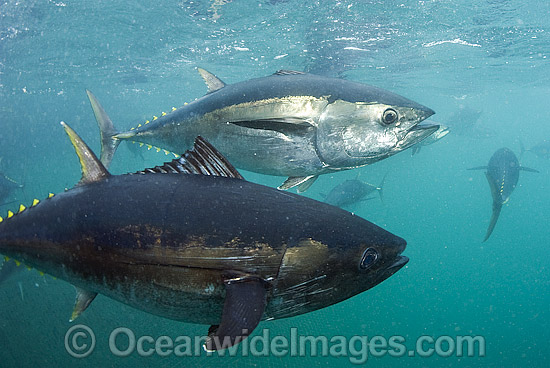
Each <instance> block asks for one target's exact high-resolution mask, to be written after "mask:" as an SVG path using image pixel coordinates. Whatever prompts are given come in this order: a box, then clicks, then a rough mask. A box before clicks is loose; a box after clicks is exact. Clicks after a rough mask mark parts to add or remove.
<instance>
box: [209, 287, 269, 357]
mask: <svg viewBox="0 0 550 368" xmlns="http://www.w3.org/2000/svg"><path fill="white" fill-rule="evenodd" d="M224 284H225V290H226V295H225V302H224V305H223V312H222V319H221V323H220V324H219V325H214V326H211V327H210V328H209V329H208V338H207V340H206V342H205V343H204V349H205V350H206V351H210V352H211V351H215V350H223V349H227V348H229V347H231V346H233V345H236V344H238V343H240V342H241V341H243V340H244V339H246V338H247V337H248V335H250V334H251V333H252V331H253V330H254V329H255V328H256V326H257V325H258V323H260V320H261V319H262V316H263V314H264V309H265V306H266V297H267V289H266V287H267V283H266V281H264V280H263V279H261V278H259V277H255V276H244V277H237V278H233V279H229V280H225V281H224Z"/></svg>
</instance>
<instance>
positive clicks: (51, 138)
mask: <svg viewBox="0 0 550 368" xmlns="http://www.w3.org/2000/svg"><path fill="white" fill-rule="evenodd" d="M549 11H550V3H548V2H546V1H535V0H529V1H522V2H519V1H511V0H510V1H506V0H500V1H498V0H491V1H489V0H484V1H473V0H472V1H457V0H439V1H435V0H434V1H407V0H405V1H392V0H390V1H324V0H320V1H314V2H303V1H296V0H288V1H284V0H279V1H275V0H272V1H267V0H266V1H236V0H235V1H160V2H154V3H149V2H138V1H116V0H115V1H94V2H76V1H68V0H66V1H25V2H19V1H11V0H8V1H4V2H2V3H1V4H0V116H1V118H0V128H1V129H0V132H1V133H0V156H1V157H3V159H2V162H1V167H0V171H2V172H4V173H5V174H7V175H9V177H10V178H13V179H15V180H16V181H18V182H20V183H23V184H24V185H25V186H24V188H23V189H20V190H19V189H18V190H15V191H14V192H13V193H12V195H11V196H10V198H9V200H16V201H17V202H16V203H14V204H10V205H7V206H2V207H1V208H0V211H1V215H2V216H4V214H5V213H6V212H7V211H8V210H9V209H11V210H16V209H17V208H18V203H23V204H25V205H30V203H32V200H33V199H34V198H39V199H41V198H45V197H46V196H47V195H48V193H49V192H54V193H58V192H62V191H63V190H64V189H65V188H70V187H72V186H73V185H74V184H75V183H76V182H77V181H78V180H79V178H80V170H79V164H78V160H77V158H76V156H75V155H74V151H73V149H72V147H71V146H70V143H69V142H68V140H67V139H66V136H65V134H64V133H63V131H62V129H61V127H60V125H59V121H61V120H63V121H66V122H68V123H69V124H71V125H72V126H73V128H75V130H77V131H78V132H79V133H80V134H81V135H82V137H83V138H84V139H85V140H86V141H87V142H88V143H89V144H90V145H91V146H92V148H94V149H95V150H96V151H98V150H99V139H98V131H97V128H96V123H95V120H94V117H93V114H92V111H91V109H90V107H89V103H88V101H87V98H86V94H85V88H88V89H90V90H92V91H93V92H94V93H95V94H96V95H97V96H98V97H99V98H100V101H101V102H102V104H103V106H104V107H105V109H106V111H107V112H109V115H110V116H111V118H112V120H113V121H114V122H115V124H116V125H117V127H119V128H129V127H131V126H135V125H136V123H138V122H140V121H144V120H145V119H150V118H151V117H152V116H153V115H158V114H159V113H160V112H162V111H168V110H169V109H171V107H172V106H181V105H182V104H183V103H184V102H187V101H192V100H193V99H195V98H197V97H200V96H202V95H203V94H204V93H205V92H206V87H205V86H204V83H203V82H202V79H201V78H200V77H199V75H198V73H197V72H196V67H197V66H200V67H203V68H206V69H208V70H209V71H211V72H213V73H215V74H216V75H218V76H219V77H220V78H222V79H223V80H224V81H225V82H226V83H234V82H237V81H241V80H245V79H249V78H252V77H260V76H265V75H269V74H271V73H272V72H274V71H276V70H278V69H294V70H302V71H303V70H306V71H311V72H315V73H320V74H325V75H329V76H337V77H342V78H346V79H349V80H354V81H359V82H363V83H368V84H372V85H376V86H379V87H382V88H385V89H388V90H391V91H393V92H396V93H399V94H401V95H403V96H406V97H408V98H410V99H412V100H414V101H417V102H419V103H422V104H423V105H426V106H428V107H430V108H432V109H434V110H435V111H436V115H434V117H433V120H435V121H438V122H442V123H445V124H447V125H449V126H450V127H451V133H450V134H449V135H448V136H447V137H445V138H444V139H443V140H441V141H440V142H437V143H435V144H434V145H431V146H428V147H424V148H422V151H421V152H420V153H419V154H417V155H415V156H411V154H410V152H409V151H406V152H403V153H400V154H398V155H396V156H394V157H391V158H389V159H386V160H384V161H382V162H379V163H377V164H374V165H372V166H368V167H364V168H360V169H357V170H353V171H346V172H341V173H338V174H334V175H326V176H322V177H321V178H320V179H319V180H318V181H317V182H316V183H315V184H314V185H313V187H312V188H311V189H310V190H309V191H308V192H306V194H305V195H307V196H309V197H312V198H315V199H319V200H321V199H322V196H321V194H322V193H327V192H328V191H329V190H330V189H331V188H332V187H334V186H335V185H336V184H338V183H340V182H342V181H344V180H346V179H352V178H355V177H356V175H357V173H360V179H362V180H365V181H368V182H370V183H373V184H377V183H378V182H379V181H380V180H381V179H382V177H383V176H384V175H385V174H386V173H388V176H387V179H386V185H385V187H384V202H383V203H382V202H381V201H379V200H378V199H375V200H371V201H367V202H364V203H360V204H358V205H356V206H354V207H353V208H350V210H352V211H354V212H355V213H357V214H359V215H360V216H362V217H364V218H366V219H368V220H370V221H372V222H374V223H376V224H378V225H379V226H382V227H384V228H386V229H388V230H389V231H391V232H393V233H395V234H397V235H399V236H401V237H403V238H405V239H406V240H407V242H408V246H407V249H406V251H405V253H404V254H405V255H407V256H408V257H409V258H410V259H411V260H410V262H409V264H408V265H407V266H406V267H405V268H403V269H402V270H401V271H399V272H398V273H397V274H395V275H394V276H392V277H391V278H390V279H388V280H386V281H385V282H383V283H382V284H380V285H378V286H376V287H375V288H374V289H371V290H369V291H367V292H365V293H363V294H360V295H359V296H356V297H354V298H352V299H349V300H347V301H345V302H342V303H340V304H337V305H335V306H332V307H330V308H326V309H324V310H320V311H317V312H314V313H310V314H306V315H302V316H299V317H294V318H290V319H285V320H277V321H271V322H262V323H261V324H260V326H259V327H258V329H257V330H256V331H255V333H254V334H253V335H252V336H251V338H252V337H254V336H261V334H262V331H263V329H268V330H269V333H270V335H271V336H276V335H281V336H283V337H285V338H287V339H289V340H290V339H291V335H292V331H293V330H292V329H293V328H296V329H297V330H294V331H297V333H298V334H299V335H309V336H328V338H329V339H330V337H332V336H343V337H344V338H346V339H347V341H352V338H353V337H354V336H355V337H357V336H359V337H360V336H368V337H369V338H370V337H373V336H380V337H381V338H384V339H386V340H390V338H391V337H392V336H401V337H403V338H404V339H405V341H406V342H405V345H406V348H407V351H409V350H414V348H415V343H416V341H417V339H418V338H420V337H421V336H429V337H432V338H433V339H434V340H436V339H437V338H440V337H442V336H443V337H445V336H446V337H445V338H443V339H440V341H447V343H448V341H449V339H456V338H457V336H481V337H483V339H484V341H485V345H484V346H485V353H484V356H480V355H481V354H479V352H478V353H476V354H474V356H472V357H468V356H466V354H464V356H458V354H457V353H456V352H454V353H452V354H450V356H448V357H445V356H441V355H442V354H439V356H438V354H435V353H434V354H426V355H430V356H426V357H422V356H419V355H421V354H415V356H414V357H411V356H409V354H408V353H407V354H405V355H404V356H399V357H394V356H391V354H389V353H387V354H385V355H384V356H381V357H380V356H375V355H377V354H376V351H375V354H371V353H370V352H369V357H368V360H367V361H366V362H362V360H361V359H360V358H361V355H360V354H354V351H355V350H353V349H348V356H340V357H337V356H335V355H337V354H332V355H333V356H328V357H327V356H312V355H315V354H312V351H311V349H306V351H305V354H303V355H304V356H294V357H293V356H290V355H291V354H268V356H253V355H254V354H248V356H245V355H246V354H245V353H243V351H244V347H240V348H239V350H238V351H237V354H236V356H234V357H229V356H224V357H222V356H206V355H205V354H204V353H202V354H201V355H200V356H193V357H187V356H185V357H178V356H176V355H175V354H171V355H169V356H168V357H162V356H159V354H153V356H150V357H143V356H140V355H139V354H138V353H137V352H134V353H133V354H131V355H130V356H128V357H117V356H115V355H114V354H113V352H112V351H111V350H110V348H109V336H110V335H111V333H112V331H113V330H114V329H116V328H117V327H125V328H128V329H131V330H132V331H133V332H134V334H135V336H136V337H140V336H152V337H154V339H157V338H158V337H159V336H162V335H167V336H169V337H171V338H172V339H176V337H177V336H188V337H194V336H200V335H204V334H205V333H206V331H207V326H200V325H191V324H184V323H176V322H173V321H169V320H166V319H162V318H159V317H155V316H151V315H148V314H145V313H143V312H140V311H137V310H134V309H132V308H130V307H127V306H125V305H123V304H120V303H117V302H114V301H112V300H110V299H108V298H106V297H102V296H99V297H98V298H97V299H96V300H95V301H94V302H93V304H92V305H91V306H90V308H89V309H88V310H86V312H85V313H84V314H83V315H82V316H81V317H80V318H79V319H78V320H77V322H76V323H80V324H84V325H86V326H89V327H90V328H92V329H93V331H94V334H95V336H96V339H97V340H96V346H95V350H94V351H93V353H92V354H91V355H89V356H87V357H85V358H81V359H77V358H73V357H72V356H71V355H69V353H68V352H67V351H66V348H65V344H64V339H65V335H66V333H67V331H68V329H69V328H70V327H72V326H74V325H75V323H72V324H71V323H69V322H68V319H69V317H70V314H71V311H72V306H73V302H74V290H73V287H72V286H71V285H69V284H67V283H65V282H63V281H61V280H55V279H53V278H51V277H49V276H45V277H43V276H40V275H39V274H38V273H37V272H36V271H27V270H25V271H23V272H21V273H19V274H17V275H14V276H13V277H12V278H10V279H9V280H8V281H6V282H5V283H3V284H2V285H0V300H1V301H2V302H1V303H0V316H1V317H2V318H0V346H1V347H2V349H0V366H1V367H15V366H24V367H27V366H28V367H30V366H33V367H36V366H52V367H53V366H83V367H96V366H115V365H116V366H153V365H155V366H160V367H164V366H197V367H207V366H216V367H218V366H243V367H258V366H261V367H264V366H265V367H277V366H348V365H351V364H352V363H354V362H358V361H361V362H362V363H363V364H367V365H369V366H380V367H382V366H383V367H386V366H399V367H403V366H411V367H425V366H426V367H428V366H429V367H432V366H433V367H439V366H451V367H454V366H467V367H470V366H483V367H485V366H495V367H502V366H530V367H547V366H549V364H550V363H549V360H550V353H548V343H549V342H550V309H549V308H548V305H549V302H550V293H549V286H550V271H549V263H548V257H547V255H548V234H549V232H548V228H547V226H548V221H549V208H550V195H549V194H548V193H550V185H549V184H548V183H549V181H548V177H549V175H550V162H549V161H548V160H545V159H542V158H539V157H537V156H535V155H534V154H532V153H530V152H527V153H525V154H524V155H522V156H521V163H522V165H525V166H528V167H532V168H535V169H538V170H539V171H540V173H539V174H534V173H526V172H522V173H521V174H520V179H519V184H518V187H517V188H516V190H515V191H514V193H513V194H512V197H511V200H510V202H509V203H508V204H507V205H505V206H504V208H503V210H502V213H501V216H500V219H499V222H498V224H497V227H496V229H495V231H494V233H493V235H492V236H491V238H490V239H489V240H488V241H487V242H485V243H482V242H481V241H482V240H483V237H484V235H485V231H486V228H487V226H488V223H489V218H490V214H491V196H490V192H489V187H488V185H487V182H486V179H485V178H484V175H483V172H481V171H467V170H466V169H467V168H469V167H472V166H480V165H485V164H486V163H487V162H488V160H489V158H490V157H491V155H492V154H493V152H494V151H496V150H497V149H499V148H501V147H509V148H510V149H512V150H513V151H514V152H516V154H517V155H518V156H519V154H520V143H519V142H520V141H521V142H523V143H524V144H525V146H527V147H531V146H533V145H535V144H537V143H539V142H540V141H542V140H543V139H550V125H549V122H550V121H549V118H548V116H549V114H550V105H549V104H548V102H549V97H550V83H549V82H550V63H549V58H550V55H549V50H550V34H549V32H550V20H549V18H548V14H549ZM461 109H472V110H477V111H480V112H481V116H480V117H479V120H478V121H477V122H476V123H475V124H476V126H477V127H480V128H482V129H483V130H484V131H490V132H491V134H490V137H487V136H485V135H483V136H480V135H479V134H477V133H478V131H479V130H478V131H476V130H471V131H466V133H463V132H462V134H457V133H456V131H459V130H460V129H459V128H460V126H461V125H465V124H468V123H470V122H468V121H460V119H458V118H457V115H456V114H457V111H463V110H461ZM453 125H454V126H455V128H457V129H455V133H453ZM141 154H142V156H143V157H141V156H140V155H136V154H135V152H134V151H131V150H129V149H128V147H126V146H124V145H123V146H121V148H120V150H119V152H117V155H116V157H115V160H114V162H113V165H112V168H111V171H112V172H113V173H125V172H128V171H133V170H134V171H135V170H138V169H142V168H143V167H146V166H151V165H156V164H158V163H161V162H163V161H164V160H165V159H166V157H165V156H164V154H163V153H156V152H153V151H147V150H143V152H141ZM244 175H245V177H246V178H247V179H249V180H252V181H255V182H259V183H262V184H265V185H270V186H277V185H279V184H280V183H281V182H282V180H283V178H277V177H268V176H261V175H258V174H254V173H248V172H244ZM355 341H356V342H357V345H356V347H357V349H356V350H360V349H359V348H360V347H361V340H355ZM373 346H375V344H374V343H373V342H372V341H371V344H370V345H369V349H370V348H372V349H374V348H373ZM423 346H424V348H425V349H426V350H427V349H428V348H430V347H435V344H431V345H430V343H429V342H428V343H426V344H424V345H423ZM348 347H349V346H348ZM443 348H445V345H444V346H443ZM374 350H375V349H374ZM382 350H383V349H382ZM443 350H444V351H448V350H452V349H447V350H445V349H443ZM256 355H258V354H256ZM260 355H261V354H260ZM318 355H322V354H318ZM329 355H330V354H329ZM378 355H381V354H378ZM353 358H356V359H353Z"/></svg>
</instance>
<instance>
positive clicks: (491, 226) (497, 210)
mask: <svg viewBox="0 0 550 368" xmlns="http://www.w3.org/2000/svg"><path fill="white" fill-rule="evenodd" d="M501 209H502V204H501V203H498V202H495V203H493V214H492V215H491V222H490V223H489V227H488V228H487V233H486V234H485V239H483V241H484V242H485V241H487V239H489V237H490V236H491V234H492V233H493V230H494V229H495V225H496V224H497V221H498V217H499V216H500V210H501Z"/></svg>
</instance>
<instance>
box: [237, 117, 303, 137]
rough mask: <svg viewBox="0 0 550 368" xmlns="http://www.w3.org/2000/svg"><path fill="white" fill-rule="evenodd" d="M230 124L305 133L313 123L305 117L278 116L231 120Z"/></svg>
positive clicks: (280, 131) (287, 133) (292, 133)
mask: <svg viewBox="0 0 550 368" xmlns="http://www.w3.org/2000/svg"><path fill="white" fill-rule="evenodd" d="M230 123H231V124H234V125H238V126H240V127H243V128H249V129H258V130H271V131H274V132H279V133H282V134H285V135H306V134H307V133H309V132H311V129H313V125H312V124H311V122H310V121H309V120H307V119H302V118H292V117H289V118H278V119H258V120H249V121H248V120H247V121H231V122H230Z"/></svg>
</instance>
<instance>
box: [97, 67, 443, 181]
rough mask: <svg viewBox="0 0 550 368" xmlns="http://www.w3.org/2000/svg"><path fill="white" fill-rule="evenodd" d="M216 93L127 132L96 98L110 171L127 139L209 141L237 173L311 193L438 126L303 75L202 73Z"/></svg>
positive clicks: (378, 94) (414, 106)
mask: <svg viewBox="0 0 550 368" xmlns="http://www.w3.org/2000/svg"><path fill="white" fill-rule="evenodd" d="M198 70H199V73H200V74H201V76H202V77H203V78H204V80H205V82H206V84H207V86H208V93H207V94H206V95H205V96H204V97H202V98H199V99H197V100H195V101H193V102H192V103H189V104H186V105H184V106H182V107H180V108H179V109H174V110H173V111H172V112H170V113H168V114H164V113H163V115H161V116H160V117H158V118H155V119H154V120H152V121H150V122H149V121H148V122H146V123H144V124H142V125H141V126H140V127H138V128H137V129H135V130H130V131H127V132H123V133H119V132H117V131H116V130H115V128H114V126H113V124H112V123H111V120H110V119H109V117H108V116H107V114H106V113H105V111H104V110H103V108H102V107H101V105H100V104H99V102H98V100H97V99H96V98H95V97H94V95H93V94H92V93H90V92H89V91H88V97H89V98H90V102H91V104H92V108H93V110H94V113H95V116H96V119H97V121H98V124H99V126H100V130H101V132H102V147H103V152H102V162H103V163H104V164H105V165H108V164H109V163H110V161H111V159H112V157H113V154H114V151H115V150H116V147H117V145H118V143H119V142H120V141H121V140H131V141H135V142H141V143H144V144H149V145H152V146H156V147H159V148H162V149H165V150H169V151H171V152H174V153H181V152H184V151H185V150H187V149H189V148H190V147H192V146H193V139H194V137H196V136H198V135H201V136H203V137H205V138H206V139H207V140H209V141H210V142H212V143H213V144H214V145H215V146H217V147H218V148H219V150H220V152H222V153H223V154H224V155H226V156H227V157H228V159H229V160H231V161H232V162H233V163H234V164H235V166H237V167H239V168H242V169H245V170H249V171H254V172H258V173H262V174H268V175H278V176H288V177H289V178H288V179H287V181H285V183H283V185H281V186H280V187H279V188H280V189H289V188H292V187H294V186H299V187H298V190H299V191H304V190H306V189H307V188H308V187H309V186H310V185H311V184H312V183H313V181H314V180H315V179H316V178H317V176H318V175H320V174H325V173H329V172H334V171H339V170H346V169H351V168H356V167H360V166H364V165H368V164H372V163H374V162H377V161H380V160H382V159H384V158H386V157H389V156H391V155H394V154H396V153H398V152H400V151H402V150H404V149H406V148H408V147H410V146H412V145H414V144H416V143H418V142H420V141H422V140H423V139H424V138H426V137H428V136H429V135H430V134H432V133H433V132H435V131H436V130H437V129H438V126H428V127H423V126H419V125H418V124H419V123H420V122H421V121H423V120H424V119H426V118H428V117H429V116H431V115H433V114H434V111H433V110H431V109H429V108H427V107H425V106H422V105H420V104H418V103H416V102H414V101H411V100H408V99H406V98H404V97H402V96H399V95H397V94H394V93H391V92H388V91H386V90H383V89H380V88H377V87H373V86H369V85H365V84H361V83H355V82H350V81H347V80H343V79H336V78H327V77H322V76H317V75H313V74H306V73H302V72H295V71H279V72H277V73H275V74H273V75H271V76H268V77H263V78H257V79H251V80H248V81H244V82H240V83H235V84H232V85H226V84H225V83H224V82H222V81H221V80H220V79H219V78H217V77H216V76H215V75H213V74H212V73H209V72H207V71H206V70H204V69H200V68H199V69H198Z"/></svg>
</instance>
